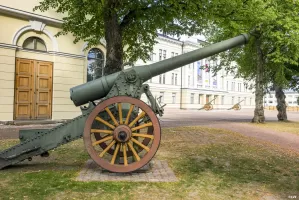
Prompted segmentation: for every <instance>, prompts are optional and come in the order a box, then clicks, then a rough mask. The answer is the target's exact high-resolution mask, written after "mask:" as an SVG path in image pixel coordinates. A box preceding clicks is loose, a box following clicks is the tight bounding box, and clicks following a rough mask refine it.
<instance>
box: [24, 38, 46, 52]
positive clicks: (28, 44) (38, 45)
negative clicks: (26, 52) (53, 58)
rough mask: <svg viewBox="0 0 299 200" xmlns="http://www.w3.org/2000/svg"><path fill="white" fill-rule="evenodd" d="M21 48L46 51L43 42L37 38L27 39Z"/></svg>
mask: <svg viewBox="0 0 299 200" xmlns="http://www.w3.org/2000/svg"><path fill="white" fill-rule="evenodd" d="M23 48H24V49H32V50H37V51H47V48H46V45H45V42H44V41H43V40H42V39H40V38H38V37H29V38H27V39H26V40H25V41H24V43H23Z"/></svg>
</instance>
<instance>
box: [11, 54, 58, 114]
mask: <svg viewBox="0 0 299 200" xmlns="http://www.w3.org/2000/svg"><path fill="white" fill-rule="evenodd" d="M52 76H53V63H51V62H44V61H39V60H29V59H22V58H17V59H16V76H15V102H14V104H15V106H14V119H25V120H30V119H51V114H52V87H53V78H52Z"/></svg>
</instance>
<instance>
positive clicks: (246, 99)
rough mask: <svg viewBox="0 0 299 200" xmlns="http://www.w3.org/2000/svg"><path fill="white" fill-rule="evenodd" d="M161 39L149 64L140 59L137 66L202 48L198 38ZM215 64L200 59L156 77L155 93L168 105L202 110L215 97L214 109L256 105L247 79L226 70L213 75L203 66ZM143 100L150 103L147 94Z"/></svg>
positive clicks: (152, 88) (153, 84)
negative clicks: (245, 80) (248, 87)
mask: <svg viewBox="0 0 299 200" xmlns="http://www.w3.org/2000/svg"><path fill="white" fill-rule="evenodd" d="M192 39H193V40H192ZM157 42H158V43H157V44H156V45H155V46H154V50H153V53H152V56H151V60H149V61H147V62H146V63H144V62H143V61H141V60H139V61H137V62H136V65H137V66H138V65H146V64H152V63H155V62H159V61H161V60H165V59H168V58H171V57H174V56H177V55H180V54H183V53H187V52H190V51H193V50H196V49H198V48H202V46H201V45H200V43H198V42H195V41H194V38H188V39H186V40H183V41H180V40H177V39H173V38H170V37H167V36H163V35H160V36H159V37H158V38H157ZM214 64H215V63H214V61H212V60H210V59H209V58H206V59H203V60H199V61H197V62H194V63H191V64H189V65H186V66H184V67H181V68H177V69H174V70H172V71H169V72H166V73H164V74H161V75H159V76H156V77H153V78H152V79H151V80H149V81H147V84H149V86H150V89H151V91H152V93H153V95H154V96H156V97H161V103H163V104H167V107H168V108H181V109H199V108H202V107H203V106H204V104H206V103H208V102H210V101H212V100H213V99H215V100H214V101H213V102H212V104H213V107H214V109H228V108H231V107H232V106H233V105H234V104H236V103H238V102H241V101H242V102H241V103H240V104H241V106H242V108H253V107H254V105H255V101H254V94H253V91H252V90H249V89H247V88H246V84H245V82H244V80H243V79H241V78H234V76H233V75H227V74H226V72H225V71H224V70H222V71H220V72H219V73H217V75H216V76H213V73H212V72H210V71H209V70H208V69H205V68H204V67H202V66H211V65H214ZM142 100H143V101H145V102H147V100H146V97H145V95H144V96H143V97H142Z"/></svg>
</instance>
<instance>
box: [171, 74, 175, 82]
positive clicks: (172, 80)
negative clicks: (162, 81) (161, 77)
mask: <svg viewBox="0 0 299 200" xmlns="http://www.w3.org/2000/svg"><path fill="white" fill-rule="evenodd" d="M171 85H174V73H171Z"/></svg>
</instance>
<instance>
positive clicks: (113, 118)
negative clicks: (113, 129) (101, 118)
mask: <svg viewBox="0 0 299 200" xmlns="http://www.w3.org/2000/svg"><path fill="white" fill-rule="evenodd" d="M105 110H106V112H107V113H108V115H109V116H110V118H111V119H112V121H113V122H114V125H115V126H118V125H119V124H118V122H117V121H116V119H115V117H114V116H113V115H112V113H111V111H110V109H109V108H108V107H106V108H105Z"/></svg>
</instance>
